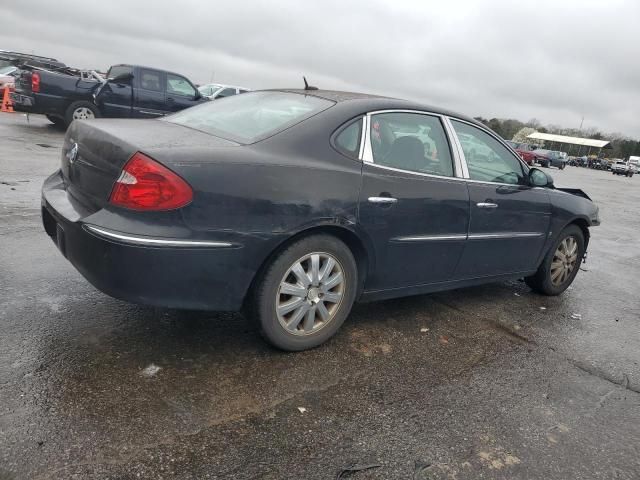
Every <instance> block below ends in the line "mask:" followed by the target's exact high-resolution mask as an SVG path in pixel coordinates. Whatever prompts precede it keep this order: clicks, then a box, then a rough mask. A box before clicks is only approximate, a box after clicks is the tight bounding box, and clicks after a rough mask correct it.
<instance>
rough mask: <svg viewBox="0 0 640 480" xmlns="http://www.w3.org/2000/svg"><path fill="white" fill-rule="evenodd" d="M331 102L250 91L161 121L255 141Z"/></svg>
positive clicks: (304, 117) (230, 138)
mask: <svg viewBox="0 0 640 480" xmlns="http://www.w3.org/2000/svg"><path fill="white" fill-rule="evenodd" d="M333 104H334V102H331V101H329V100H325V99H322V98H318V97H314V96H311V95H301V94H297V93H287V92H274V91H269V92H251V93H245V94H243V95H234V96H232V97H227V98H223V99H220V100H215V101H212V102H207V103H204V104H202V105H199V106H197V107H193V108H189V109H186V110H183V111H181V112H179V113H176V114H174V115H170V116H168V117H165V118H163V119H162V120H163V121H166V122H171V123H176V124H178V125H184V126H185V127H189V128H193V129H195V130H200V131H201V132H205V133H209V134H211V135H215V136H217V137H222V138H225V139H228V140H233V141H236V142H239V143H254V142H257V141H258V140H262V139H264V138H266V137H269V136H271V135H273V134H274V133H277V132H279V131H282V130H284V129H286V128H288V127H291V126H292V125H295V124H296V123H299V122H301V121H302V120H305V119H307V118H309V117H311V116H313V115H315V114H316V113H319V112H321V111H323V110H326V109H327V108H329V107H331V106H332V105H333Z"/></svg>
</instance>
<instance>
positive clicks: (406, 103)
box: [275, 89, 487, 128]
mask: <svg viewBox="0 0 640 480" xmlns="http://www.w3.org/2000/svg"><path fill="white" fill-rule="evenodd" d="M275 90H276V91H282V92H291V93H297V94H300V95H312V96H314V97H319V98H324V99H325V100H330V101H332V102H336V103H341V104H345V103H351V104H359V105H361V106H363V107H365V111H375V110H387V109H399V110H421V111H425V112H430V113H435V114H438V115H446V116H450V117H455V118H459V119H461V120H465V121H467V122H470V123H474V124H476V125H478V126H480V127H482V128H487V127H486V126H485V125H483V124H482V123H480V122H478V121H477V120H475V119H473V118H471V117H469V116H467V115H463V114H460V113H456V112H453V111H451V110H447V109H444V108H441V107H434V106H432V105H427V104H423V103H419V102H414V101H411V100H403V99H399V98H393V97H386V96H381V95H372V94H368V93H359V92H343V91H338V90H305V89H275Z"/></svg>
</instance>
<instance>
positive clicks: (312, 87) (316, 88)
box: [302, 75, 318, 90]
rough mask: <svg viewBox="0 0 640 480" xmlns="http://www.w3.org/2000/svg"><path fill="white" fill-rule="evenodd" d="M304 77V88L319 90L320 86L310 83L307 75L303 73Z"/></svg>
mask: <svg viewBox="0 0 640 480" xmlns="http://www.w3.org/2000/svg"><path fill="white" fill-rule="evenodd" d="M302 79H303V80H304V89H305V90H318V87H314V86H313V85H309V83H308V82H307V77H305V76H304V75H303V76H302Z"/></svg>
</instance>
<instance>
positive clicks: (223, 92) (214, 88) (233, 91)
mask: <svg viewBox="0 0 640 480" xmlns="http://www.w3.org/2000/svg"><path fill="white" fill-rule="evenodd" d="M198 91H199V92H200V95H202V96H203V97H206V98H208V99H209V100H215V99H216V98H224V97H230V96H232V95H238V94H240V93H245V92H248V91H249V89H248V88H244V87H238V86H235V85H222V84H220V83H208V84H206V85H202V86H201V87H198Z"/></svg>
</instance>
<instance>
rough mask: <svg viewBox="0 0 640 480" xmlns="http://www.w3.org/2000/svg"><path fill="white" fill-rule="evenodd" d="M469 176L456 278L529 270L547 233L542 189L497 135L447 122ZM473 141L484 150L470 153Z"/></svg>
mask: <svg viewBox="0 0 640 480" xmlns="http://www.w3.org/2000/svg"><path fill="white" fill-rule="evenodd" d="M451 125H452V127H453V130H454V131H455V133H456V134H457V136H458V137H460V136H466V137H472V138H473V142H459V146H460V148H461V150H462V152H463V156H462V161H463V168H464V169H465V170H466V171H465V176H466V177H468V178H469V180H468V186H469V211H470V214H471V218H470V222H469V237H468V241H467V244H466V247H465V250H464V253H463V255H462V259H461V260H460V263H459V265H458V268H457V270H456V278H458V279H463V278H475V277H483V276H492V275H501V274H509V273H516V272H531V271H532V270H535V269H536V267H537V262H538V259H539V258H540V254H541V252H542V248H543V247H544V244H545V240H546V237H547V235H548V232H549V226H550V220H551V204H550V201H549V195H548V193H547V191H546V189H544V188H539V187H531V186H530V185H529V181H528V169H527V167H526V166H525V165H524V164H523V162H522V161H521V160H520V159H519V158H518V157H516V156H515V155H513V153H512V152H511V151H510V150H509V149H508V148H507V147H506V146H505V145H503V144H502V142H501V141H500V140H498V138H497V137H495V136H493V135H492V134H490V133H489V132H488V131H485V130H483V129H481V128H479V127H477V126H475V125H472V124H470V123H467V122H464V121H461V120H455V119H451ZM472 143H474V144H476V145H477V144H482V145H483V146H484V147H485V148H483V149H480V150H479V149H477V148H476V149H475V150H471V148H470V147H469V146H470V145H471V144H472Z"/></svg>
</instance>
